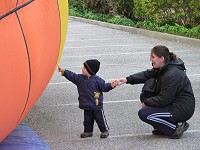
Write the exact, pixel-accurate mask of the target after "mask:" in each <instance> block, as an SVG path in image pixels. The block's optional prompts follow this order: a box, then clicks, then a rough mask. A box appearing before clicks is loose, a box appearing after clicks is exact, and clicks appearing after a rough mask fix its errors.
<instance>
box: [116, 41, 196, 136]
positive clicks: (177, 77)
mask: <svg viewBox="0 0 200 150" xmlns="http://www.w3.org/2000/svg"><path fill="white" fill-rule="evenodd" d="M150 60H151V62H152V66H153V68H152V69H148V70H146V71H142V72H139V73H136V74H133V75H130V76H128V77H126V78H122V79H119V80H118V82H119V83H118V84H124V83H127V84H140V83H145V82H146V81H147V80H149V79H152V78H154V79H156V90H155V95H152V96H150V97H145V95H144V94H141V96H140V98H141V102H142V108H141V109H140V110H139V112H138V115H139V117H140V119H141V120H142V121H144V122H146V123H148V124H150V125H152V126H153V127H154V130H153V131H152V133H153V134H154V135H168V136H170V138H173V139H179V138H180V137H181V136H182V135H183V133H184V131H186V130H187V129H188V127H189V124H188V123H187V122H186V121H187V120H189V119H190V118H191V117H192V115H193V114H194V109H195V98H194V94H193V90H192V86H191V83H190V80H189V79H188V77H187V75H186V72H185V66H184V63H183V61H182V60H181V59H180V58H177V57H176V55H175V54H173V53H171V52H169V49H168V48H167V47H166V46H163V45H158V46H155V47H154V48H153V49H152V50H151V56H150Z"/></svg>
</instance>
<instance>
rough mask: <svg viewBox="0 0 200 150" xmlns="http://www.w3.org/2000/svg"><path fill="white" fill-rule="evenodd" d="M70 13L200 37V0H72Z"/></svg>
mask: <svg viewBox="0 0 200 150" xmlns="http://www.w3.org/2000/svg"><path fill="white" fill-rule="evenodd" d="M69 6H70V15H73V16H78V17H84V18H88V19H94V20H99V21H105V22H109V23H115V24H120V25H125V26H133V27H137V28H143V29H148V30H154V31H159V32H165V33H170V34H175V35H181V36H186V37H192V38H198V39H200V2H199V0H176V1H174V0H79V1H77V0H69Z"/></svg>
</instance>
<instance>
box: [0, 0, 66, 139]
mask: <svg viewBox="0 0 200 150" xmlns="http://www.w3.org/2000/svg"><path fill="white" fill-rule="evenodd" d="M67 24H68V1H67V0H1V1H0V69H1V71H0V141H2V140H3V139H4V138H5V137H6V136H8V135H9V134H10V133H11V132H12V130H13V129H15V128H16V126H17V125H18V124H19V123H20V122H21V121H22V120H23V119H24V117H25V116H26V115H27V113H28V112H29V111H30V110H31V108H32V107H33V105H34V104H35V102H36V101H37V100H38V98H39V97H40V95H41V94H42V92H43V91H44V89H45V88H46V86H47V84H48V82H49V80H50V79H51V77H52V75H53V73H54V70H55V68H56V65H57V63H58V61H59V59H60V56H61V53H62V49H63V46H64V43H65V38H66V32H67Z"/></svg>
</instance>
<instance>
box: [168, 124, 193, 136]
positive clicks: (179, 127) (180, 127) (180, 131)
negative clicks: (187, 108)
mask: <svg viewBox="0 0 200 150" xmlns="http://www.w3.org/2000/svg"><path fill="white" fill-rule="evenodd" d="M188 128H189V124H188V123H187V122H178V123H177V126H176V129H175V131H174V133H173V134H172V135H171V136H170V138H171V139H180V137H181V136H182V135H183V133H184V132H185V131H186V130H187V129H188Z"/></svg>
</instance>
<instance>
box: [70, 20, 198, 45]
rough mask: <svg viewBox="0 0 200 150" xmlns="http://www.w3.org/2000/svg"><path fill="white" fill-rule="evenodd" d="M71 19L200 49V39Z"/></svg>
mask: <svg viewBox="0 0 200 150" xmlns="http://www.w3.org/2000/svg"><path fill="white" fill-rule="evenodd" d="M69 19H70V20H73V21H81V22H85V23H90V24H94V25H100V26H104V27H108V28H112V29H117V30H121V31H125V32H129V33H132V34H140V35H144V36H147V37H151V38H156V39H163V40H166V41H171V42H177V43H182V44H186V45H191V46H196V47H200V39H195V38H188V37H183V36H177V35H172V34H168V33H162V32H157V31H150V30H145V29H139V28H135V27H129V26H123V25H116V24H112V23H107V22H101V21H96V20H90V19H85V18H80V17H74V16H70V17H69Z"/></svg>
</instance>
